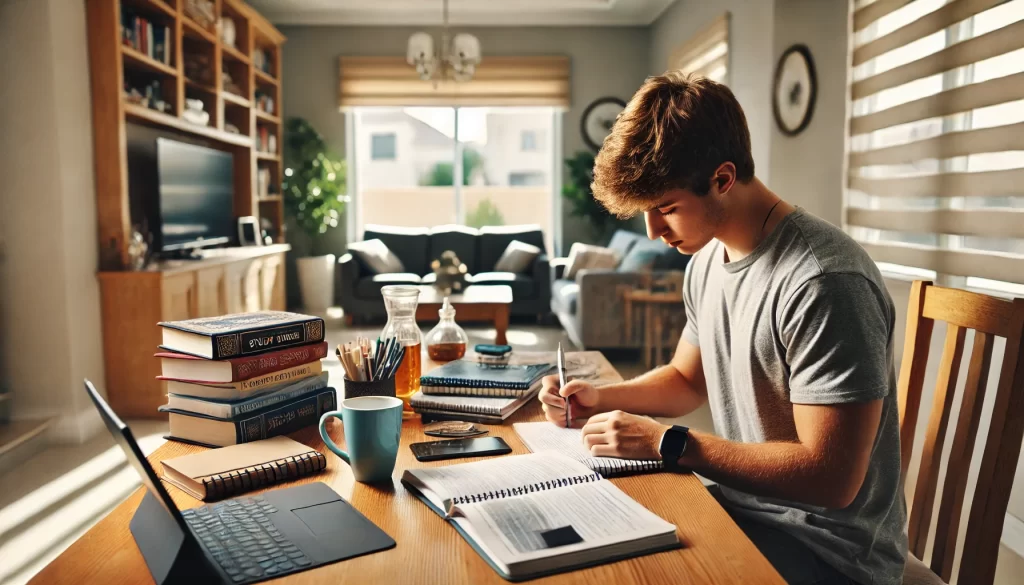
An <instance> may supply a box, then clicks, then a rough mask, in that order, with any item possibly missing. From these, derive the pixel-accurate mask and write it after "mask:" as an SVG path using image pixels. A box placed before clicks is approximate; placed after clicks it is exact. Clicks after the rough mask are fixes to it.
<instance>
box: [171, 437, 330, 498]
mask: <svg viewBox="0 0 1024 585" xmlns="http://www.w3.org/2000/svg"><path fill="white" fill-rule="evenodd" d="M163 466H164V480H166V481H167V482H168V483H171V484H173V485H175V486H177V487H179V488H181V489H182V490H183V491H184V492H186V493H188V494H189V495H191V496H192V497H194V498H196V499H199V500H204V501H207V502H209V501H213V500H220V499H223V498H227V497H231V496H234V495H236V494H240V493H243V492H247V491H250V490H255V489H260V488H262V487H264V486H268V485H272V484H276V483H281V482H283V481H290V480H293V479H297V478H300V477H305V476H307V475H312V474H314V473H319V472H320V471H322V470H323V469H325V468H326V467H327V459H326V458H325V457H324V454H323V453H321V452H319V451H317V450H315V449H311V448H309V447H307V446H306V445H303V444H302V443H299V442H297V441H294V440H292V439H289V438H288V437H285V436H279V437H274V438H271V439H264V440H262V441H253V442H251V443H242V444H240V445H232V446H230V447H223V448H220V449H209V450H207V451H203V452H201V453H194V454H192V455H185V456H182V457H175V458H174V459H168V460H166V461H164V462H163Z"/></svg>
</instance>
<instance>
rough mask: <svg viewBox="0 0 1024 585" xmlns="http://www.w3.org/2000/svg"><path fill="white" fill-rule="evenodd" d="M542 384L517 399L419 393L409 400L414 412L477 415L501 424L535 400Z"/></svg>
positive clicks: (536, 385) (538, 382) (521, 394)
mask: <svg viewBox="0 0 1024 585" xmlns="http://www.w3.org/2000/svg"><path fill="white" fill-rule="evenodd" d="M540 386H541V382H540V381H539V380H538V381H537V383H536V384H534V385H533V386H531V387H530V389H529V390H527V391H526V392H525V393H522V392H520V393H519V394H517V396H516V397H515V398H491V397H486V396H438V395H433V394H424V393H423V392H422V391H418V392H416V393H415V394H413V395H412V397H411V398H409V405H410V406H412V408H413V410H415V411H416V412H420V413H429V414H477V415H483V416H486V417H494V418H496V419H497V420H498V421H499V422H500V421H503V420H505V419H507V418H508V417H509V416H511V415H512V413H514V412H515V411H517V410H519V409H520V408H522V407H523V405H524V404H526V403H527V402H529V401H530V400H532V399H533V397H534V396H536V395H537V392H538V391H539V390H540Z"/></svg>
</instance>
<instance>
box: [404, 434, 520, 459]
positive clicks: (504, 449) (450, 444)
mask: <svg viewBox="0 0 1024 585" xmlns="http://www.w3.org/2000/svg"><path fill="white" fill-rule="evenodd" d="M409 448H410V449H412V454H413V455H415V456H416V460H417V461H441V460H443V459H456V458H459V457H480V456H483V455H505V454H507V453H511V452H512V447H509V446H508V443H506V442H505V440H504V439H502V438H501V437H476V438H473V439H451V440H448V441H429V442H427V443H413V444H412V445H409Z"/></svg>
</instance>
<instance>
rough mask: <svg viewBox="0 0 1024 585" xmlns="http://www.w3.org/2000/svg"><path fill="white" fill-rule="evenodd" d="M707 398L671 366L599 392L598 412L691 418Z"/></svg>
mask: <svg viewBox="0 0 1024 585" xmlns="http://www.w3.org/2000/svg"><path fill="white" fill-rule="evenodd" d="M706 400H707V398H706V397H705V396H704V395H703V394H701V393H700V392H699V391H697V390H696V389H694V388H693V386H692V385H691V384H690V383H689V382H688V381H687V380H686V378H684V377H683V375H682V374H680V373H679V370H677V369H676V368H675V367H673V366H671V365H667V366H662V367H660V368H655V369H653V370H651V371H649V372H647V373H646V374H644V375H642V376H639V377H636V378H633V379H632V380H628V381H626V382H621V383H618V384H609V385H607V386H602V387H601V388H598V403H597V407H595V409H594V410H595V412H608V411H611V410H623V411H626V412H631V413H633V414H643V415H647V416H664V417H675V416H683V415H684V414H689V413H690V412H692V411H693V410H695V409H697V408H698V407H699V406H700V405H702V404H704V402H705V401H706Z"/></svg>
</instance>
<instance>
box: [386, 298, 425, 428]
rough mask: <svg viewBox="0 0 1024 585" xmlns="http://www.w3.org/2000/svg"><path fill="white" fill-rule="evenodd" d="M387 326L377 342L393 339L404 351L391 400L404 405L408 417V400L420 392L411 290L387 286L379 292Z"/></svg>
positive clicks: (414, 301)
mask: <svg viewBox="0 0 1024 585" xmlns="http://www.w3.org/2000/svg"><path fill="white" fill-rule="evenodd" d="M381 293H382V294H383V296H384V306H385V307H386V308H387V310H388V322H387V324H385V325H384V330H383V331H381V334H380V338H381V340H385V339H389V338H391V337H394V338H396V339H397V340H398V342H399V343H401V344H402V345H403V346H404V347H405V357H404V358H402V362H401V363H400V364H399V365H398V370H397V371H396V372H395V396H396V397H398V398H401V399H402V402H404V403H405V405H404V410H405V411H406V412H407V413H409V414H411V413H412V407H411V406H410V405H409V398H410V397H411V396H412V395H413V394H415V393H416V391H417V390H419V389H420V347H421V346H420V343H421V340H422V337H421V334H420V327H419V325H417V324H416V306H417V305H418V304H419V298H420V291H419V289H417V288H416V287H414V286H401V285H389V286H385V287H383V288H381Z"/></svg>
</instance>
